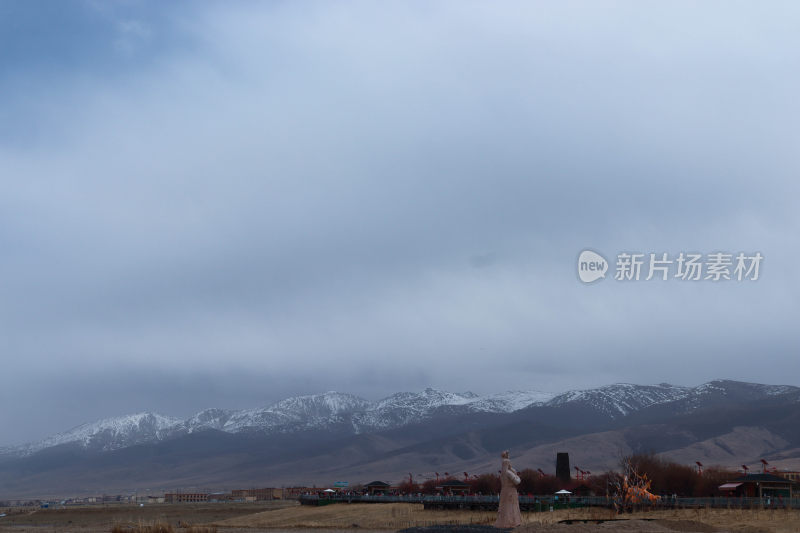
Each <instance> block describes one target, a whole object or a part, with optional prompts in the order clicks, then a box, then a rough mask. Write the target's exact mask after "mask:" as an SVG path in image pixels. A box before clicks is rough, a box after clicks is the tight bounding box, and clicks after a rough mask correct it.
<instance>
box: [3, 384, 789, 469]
mask: <svg viewBox="0 0 800 533" xmlns="http://www.w3.org/2000/svg"><path fill="white" fill-rule="evenodd" d="M731 388H734V389H737V390H739V391H742V390H744V391H749V392H750V393H751V394H756V395H760V396H765V397H768V396H775V395H780V394H789V393H793V392H794V393H800V388H799V387H794V386H790V385H764V384H757V383H748V382H737V381H732V380H713V381H709V382H707V383H703V384H701V385H698V386H696V387H685V386H677V385H670V384H667V383H661V384H658V385H637V384H632V383H615V384H611V385H604V386H601V387H596V388H591V389H583V390H571V391H566V392H563V393H560V394H554V393H548V392H542V391H538V390H527V391H507V392H501V393H492V394H487V395H483V396H479V395H476V394H474V393H471V392H466V393H453V392H448V391H442V390H438V389H434V388H431V387H428V388H426V389H424V390H423V391H420V392H416V393H415V392H399V393H395V394H392V395H390V396H387V397H386V398H382V399H380V400H377V401H375V402H370V401H368V400H366V399H364V398H361V397H359V396H356V395H353V394H349V393H341V392H337V391H328V392H325V393H321V394H311V395H302V396H292V397H289V398H285V399H282V400H279V401H277V402H275V403H273V404H271V405H269V406H266V407H261V408H252V409H242V410H230V409H220V408H209V409H204V410H202V411H200V412H198V413H195V414H194V415H191V416H189V417H187V418H183V419H182V418H178V417H172V416H166V415H162V414H159V413H155V412H141V413H136V414H132V415H121V416H118V417H107V418H103V419H101V420H97V421H94V422H89V423H85V424H81V425H79V426H76V427H74V428H72V429H69V430H67V431H64V432H60V433H56V434H54V435H51V436H49V437H46V438H45V439H42V440H39V441H35V442H30V443H26V444H22V445H19V446H12V447H6V448H3V449H0V453H1V454H2V455H6V456H9V455H10V456H14V455H16V456H25V455H30V454H32V453H36V452H39V451H42V450H44V449H47V448H52V447H55V446H60V445H64V444H72V443H77V444H78V445H80V446H81V447H83V448H87V449H93V450H98V451H111V450H117V449H121V448H126V447H129V446H133V445H138V444H143V443H148V442H159V441H163V440H167V439H170V438H175V437H178V436H181V435H186V434H192V433H195V432H198V431H207V430H217V431H222V432H225V433H243V432H260V433H267V434H272V433H295V432H300V431H311V430H326V429H332V428H340V429H341V430H342V431H345V432H352V433H354V434H361V433H374V432H378V431H385V430H391V429H396V428H400V427H403V426H406V425H409V424H412V423H416V422H419V421H420V420H426V419H429V418H431V417H432V416H435V415H436V414H437V413H445V414H451V415H452V414H466V413H488V414H492V413H494V414H508V413H516V412H520V411H523V410H524V409H529V408H532V407H537V406H548V407H566V408H572V409H575V408H583V409H588V410H590V411H595V412H597V413H598V414H600V415H602V416H606V417H609V418H610V419H611V420H614V419H619V418H624V417H627V416H629V415H631V414H633V413H636V412H639V411H641V410H643V409H647V408H651V407H653V406H658V405H664V404H673V403H677V402H683V404H681V406H680V409H682V410H684V411H685V412H690V411H692V410H693V409H697V408H698V406H699V405H700V404H701V402H702V401H703V400H704V399H708V398H712V397H713V398H715V397H718V396H723V397H724V396H725V394H726V392H727V390H728V389H731Z"/></svg>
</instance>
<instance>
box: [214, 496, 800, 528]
mask: <svg viewBox="0 0 800 533" xmlns="http://www.w3.org/2000/svg"><path fill="white" fill-rule="evenodd" d="M522 517H523V525H522V526H521V528H520V531H521V532H523V531H524V532H534V531H574V532H575V533H580V532H582V531H594V530H597V531H603V530H606V531H608V530H609V528H610V530H612V531H613V530H622V529H624V530H627V531H650V530H657V529H658V528H655V529H654V528H653V527H651V526H655V525H658V526H659V527H661V528H662V529H660V530H664V529H663V528H666V530H667V531H683V532H690V531H692V532H694V531H697V532H700V533H708V532H712V531H731V532H743V533H761V532H764V533H767V532H774V533H789V532H793V533H794V532H800V511H785V510H744V511H741V510H725V509H696V510H689V509H683V510H671V511H654V512H645V513H634V514H627V515H624V516H617V515H615V514H614V513H613V512H610V511H607V510H604V509H598V508H591V509H569V510H567V509H565V510H559V511H555V512H552V513H547V512H544V513H523V515H522ZM613 519H618V520H619V519H632V520H635V521H636V523H635V524H634V523H626V522H619V521H615V522H607V523H606V524H602V525H600V526H598V525H597V524H582V523H575V524H571V525H566V524H559V522H561V521H563V520H613ZM494 520H495V513H486V512H477V511H455V510H453V511H434V510H429V511H426V510H424V509H423V507H422V505H420V504H403V503H397V504H351V505H345V504H337V505H328V506H324V507H306V506H302V507H292V508H286V509H280V510H275V511H268V512H261V513H254V514H252V515H249V516H239V517H236V518H231V519H228V520H225V521H222V522H218V523H216V525H218V526H220V532H223V531H225V529H224V528H226V527H235V528H251V529H255V530H259V529H261V530H266V531H269V530H291V529H296V528H299V529H317V528H331V529H351V528H352V529H355V528H358V529H362V530H364V529H368V530H369V529H371V530H378V529H389V530H398V529H404V528H408V527H425V526H432V525H439V524H447V525H469V524H477V525H491V524H492V523H493V522H494ZM630 526H635V528H634V529H630ZM642 528H644V529H642Z"/></svg>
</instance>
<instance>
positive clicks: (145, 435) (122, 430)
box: [24, 412, 183, 453]
mask: <svg viewBox="0 0 800 533" xmlns="http://www.w3.org/2000/svg"><path fill="white" fill-rule="evenodd" d="M182 422H183V421H182V420H181V419H180V418H173V417H169V416H163V415H160V414H157V413H147V412H145V413H136V414H133V415H126V416H119V417H112V418H104V419H102V420H98V421H97V422H92V423H87V424H82V425H80V426H77V427H75V428H72V429H70V430H68V431H65V432H63V433H58V434H56V435H53V436H52V437H48V438H46V439H44V440H42V441H39V442H37V443H35V444H31V445H28V446H25V447H24V448H25V450H26V451H27V452H28V453H32V452H35V451H38V450H42V449H45V448H51V447H53V446H59V445H61V444H69V443H79V444H80V445H81V446H83V447H85V448H96V449H100V450H104V451H108V450H115V449H118V448H124V447H127V446H132V445H135V444H141V443H145V442H152V441H154V440H161V439H163V438H165V437H167V436H168V435H169V434H171V433H172V432H173V431H174V430H175V428H176V427H178V426H179V425H180V424H181V423H182Z"/></svg>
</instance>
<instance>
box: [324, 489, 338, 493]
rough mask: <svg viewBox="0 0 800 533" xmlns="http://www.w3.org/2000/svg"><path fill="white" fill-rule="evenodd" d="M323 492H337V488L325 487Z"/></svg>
mask: <svg viewBox="0 0 800 533" xmlns="http://www.w3.org/2000/svg"><path fill="white" fill-rule="evenodd" d="M322 492H336V491H335V490H333V489H325V490H323V491H322Z"/></svg>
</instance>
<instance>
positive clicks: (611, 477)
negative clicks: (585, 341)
mask: <svg viewBox="0 0 800 533" xmlns="http://www.w3.org/2000/svg"><path fill="white" fill-rule="evenodd" d="M627 465H628V468H629V469H632V470H631V471H630V472H627V473H624V474H623V475H621V474H619V473H616V472H606V473H603V474H599V475H598V474H592V473H591V472H589V471H587V470H584V469H582V468H580V467H578V466H574V467H570V463H569V455H568V454H567V453H559V454H557V458H556V472H555V475H552V474H547V473H545V472H544V471H543V470H542V469H538V468H537V469H536V470H533V469H524V470H522V471H520V472H519V474H520V478H521V482H520V484H519V486H518V491H519V494H520V499H521V501H523V502H524V503H527V504H530V503H539V502H550V503H558V502H560V503H570V502H578V503H580V502H583V503H592V504H597V503H600V504H602V503H603V501H604V500H605V501H606V502H608V501H610V499H612V498H614V497H615V493H616V492H618V491H615V488H616V487H617V485H618V484H619V481H620V480H621V479H624V480H625V483H630V482H632V479H633V477H634V476H635V475H636V476H639V477H640V478H642V479H644V480H645V481H646V484H645V485H643V487H644V490H645V491H646V492H647V493H648V494H650V495H651V496H652V498H651V501H650V503H654V502H659V503H661V504H671V505H675V504H676V503H684V504H689V503H690V502H695V501H699V499H705V500H704V502H705V504H706V505H708V504H709V502H708V501H707V500H708V499H709V498H711V499H719V500H723V501H727V504H728V505H730V501H731V500H732V499H739V500H741V501H745V500H747V501H748V502H749V503H751V504H752V503H753V501H754V500H757V501H758V502H759V504H760V505H764V504H766V505H768V506H770V507H776V506H777V507H800V470H787V469H783V470H779V469H777V468H774V467H771V466H770V465H769V463H768V462H767V461H766V460H763V459H762V460H761V464H760V465H759V468H757V469H755V471H751V469H750V467H748V466H747V465H742V468H741V469H740V470H738V471H731V470H725V469H720V468H708V469H704V467H703V465H702V463H700V462H697V463H696V466H694V467H690V466H686V465H679V464H676V463H672V462H670V461H667V460H664V459H662V458H658V457H656V456H654V455H647V454H643V455H634V456H631V458H629V460H628V463H627ZM573 470H574V473H573ZM499 489H500V485H499V476H498V474H497V473H484V474H480V475H470V474H469V473H468V472H463V473H461V474H460V475H455V474H452V473H449V472H442V473H439V472H433V473H431V474H418V475H417V476H416V477H415V476H414V474H409V475H408V477H406V478H404V479H402V480H399V481H395V482H390V481H384V480H373V481H370V482H368V483H357V484H351V483H350V482H349V481H335V482H333V483H331V484H330V485H329V486H322V487H318V486H311V487H309V486H295V487H259V488H254V487H251V488H240V489H233V490H212V489H198V488H187V489H173V490H171V491H165V492H163V493H160V492H159V493H157V494H150V491H145V493H144V494H142V492H141V491H134V492H131V493H127V494H116V495H107V494H104V495H92V496H83V497H72V498H64V499H19V500H5V501H0V507H17V506H24V507H31V506H34V507H40V508H59V507H65V506H75V505H123V504H124V505H140V506H144V505H155V504H179V503H255V502H266V501H273V500H300V503H303V504H310V505H325V504H328V503H332V502H341V501H345V502H355V501H371V502H381V501H386V502H395V501H419V502H422V503H426V502H427V503H430V504H431V506H432V507H434V508H437V506H438V507H441V506H442V505H443V504H444V503H447V504H453V505H455V506H457V507H460V508H463V507H464V505H463V504H464V503H468V502H490V503H491V502H493V501H494V500H495V499H496V496H497V494H498V493H499V492H500V490H499Z"/></svg>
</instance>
